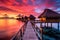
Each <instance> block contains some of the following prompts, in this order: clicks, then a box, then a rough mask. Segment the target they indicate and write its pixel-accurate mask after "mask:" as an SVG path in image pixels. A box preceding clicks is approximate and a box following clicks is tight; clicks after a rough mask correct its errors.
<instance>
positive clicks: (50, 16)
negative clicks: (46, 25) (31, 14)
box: [38, 9, 60, 22]
mask: <svg viewBox="0 0 60 40" xmlns="http://www.w3.org/2000/svg"><path fill="white" fill-rule="evenodd" d="M38 18H39V19H40V21H42V22H60V14H58V13H56V12H55V11H52V10H50V9H45V10H44V12H43V13H42V14H41V15H39V16H38Z"/></svg>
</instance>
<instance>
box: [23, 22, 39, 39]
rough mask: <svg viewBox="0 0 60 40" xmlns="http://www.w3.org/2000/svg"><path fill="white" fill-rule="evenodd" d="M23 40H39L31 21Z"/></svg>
mask: <svg viewBox="0 0 60 40" xmlns="http://www.w3.org/2000/svg"><path fill="white" fill-rule="evenodd" d="M23 40H38V38H37V36H36V33H35V32H34V29H33V28H32V24H31V23H30V21H29V22H28V24H27V28H26V31H25V34H24V36H23Z"/></svg>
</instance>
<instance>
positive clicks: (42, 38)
mask: <svg viewBox="0 0 60 40" xmlns="http://www.w3.org/2000/svg"><path fill="white" fill-rule="evenodd" d="M40 31H41V40H43V29H42V22H41V23H40Z"/></svg>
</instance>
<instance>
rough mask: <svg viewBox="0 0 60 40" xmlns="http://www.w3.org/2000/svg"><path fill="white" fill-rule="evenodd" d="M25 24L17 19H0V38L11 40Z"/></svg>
mask: <svg viewBox="0 0 60 40" xmlns="http://www.w3.org/2000/svg"><path fill="white" fill-rule="evenodd" d="M23 24H24V23H23V22H21V21H18V20H15V19H0V40H10V39H11V37H12V36H13V35H15V34H16V33H17V32H18V30H19V29H20V28H21V27H22V25H23Z"/></svg>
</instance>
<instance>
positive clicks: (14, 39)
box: [11, 22, 27, 40]
mask: <svg viewBox="0 0 60 40" xmlns="http://www.w3.org/2000/svg"><path fill="white" fill-rule="evenodd" d="M26 25H27V22H25V24H24V25H23V26H22V27H21V28H20V29H19V31H18V32H17V33H16V34H15V35H13V37H12V38H11V40H22V37H23V35H24V32H25V29H26Z"/></svg>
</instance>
